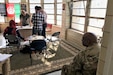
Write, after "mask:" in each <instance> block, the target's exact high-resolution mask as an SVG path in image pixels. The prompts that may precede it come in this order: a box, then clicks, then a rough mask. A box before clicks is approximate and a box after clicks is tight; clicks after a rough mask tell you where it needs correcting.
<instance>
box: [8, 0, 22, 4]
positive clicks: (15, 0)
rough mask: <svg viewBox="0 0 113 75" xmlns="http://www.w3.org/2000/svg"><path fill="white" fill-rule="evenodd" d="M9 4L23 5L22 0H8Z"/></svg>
mask: <svg viewBox="0 0 113 75" xmlns="http://www.w3.org/2000/svg"><path fill="white" fill-rule="evenodd" d="M8 1H9V3H21V0H8Z"/></svg>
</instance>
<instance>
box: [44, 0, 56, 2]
mask: <svg viewBox="0 0 113 75" xmlns="http://www.w3.org/2000/svg"><path fill="white" fill-rule="evenodd" d="M44 3H54V0H44Z"/></svg>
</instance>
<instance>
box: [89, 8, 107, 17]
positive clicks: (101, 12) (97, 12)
mask: <svg viewBox="0 0 113 75" xmlns="http://www.w3.org/2000/svg"><path fill="white" fill-rule="evenodd" d="M90 10H91V11H90V16H91V17H102V18H104V17H105V15H106V9H90Z"/></svg>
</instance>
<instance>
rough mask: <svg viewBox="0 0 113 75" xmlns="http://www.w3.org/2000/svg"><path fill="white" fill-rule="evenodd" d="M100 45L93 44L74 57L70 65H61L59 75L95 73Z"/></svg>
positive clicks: (91, 74) (90, 74)
mask: <svg viewBox="0 0 113 75" xmlns="http://www.w3.org/2000/svg"><path fill="white" fill-rule="evenodd" d="M99 50H100V47H99V46H98V44H95V45H93V46H91V47H88V48H86V50H84V51H82V52H80V53H79V54H78V55H77V56H75V57H74V59H73V62H72V63H70V65H64V66H63V67H62V73H61V75H96V70H97V64H98V56H99Z"/></svg>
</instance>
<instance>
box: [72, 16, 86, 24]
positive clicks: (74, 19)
mask: <svg viewBox="0 0 113 75" xmlns="http://www.w3.org/2000/svg"><path fill="white" fill-rule="evenodd" d="M72 22H74V23H78V24H84V23H85V18H82V17H75V16H73V17H72Z"/></svg>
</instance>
